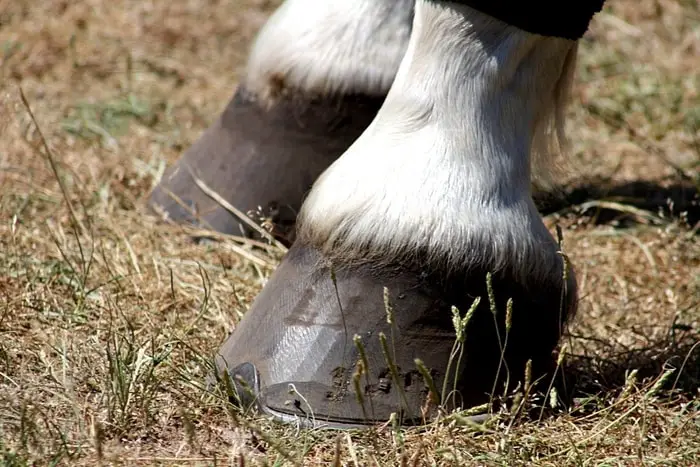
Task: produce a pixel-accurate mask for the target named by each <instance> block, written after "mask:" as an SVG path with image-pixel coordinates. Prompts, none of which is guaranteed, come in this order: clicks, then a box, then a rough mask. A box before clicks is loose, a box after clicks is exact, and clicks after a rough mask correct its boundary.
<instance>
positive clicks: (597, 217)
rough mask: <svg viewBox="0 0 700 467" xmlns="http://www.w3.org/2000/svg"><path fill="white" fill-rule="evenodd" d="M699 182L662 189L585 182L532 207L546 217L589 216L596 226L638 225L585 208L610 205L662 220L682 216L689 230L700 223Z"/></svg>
mask: <svg viewBox="0 0 700 467" xmlns="http://www.w3.org/2000/svg"><path fill="white" fill-rule="evenodd" d="M698 182H699V183H695V184H694V183H692V182H691V181H681V182H674V183H671V184H669V185H667V186H662V185H661V184H659V183H654V182H647V181H631V182H625V183H617V184H616V183H611V182H610V181H607V180H602V179H588V180H583V181H581V182H580V183H577V184H575V185H572V186H565V187H559V188H557V189H556V190H555V192H554V193H545V194H537V195H535V203H536V204H537V207H538V208H539V210H540V212H541V213H542V215H545V216H546V215H551V214H567V213H570V212H576V213H578V214H584V215H588V216H591V217H592V218H593V220H594V222H595V223H596V224H606V223H611V222H615V223H617V224H618V225H620V226H626V225H631V224H634V223H636V222H638V219H636V218H635V217H636V216H635V215H633V214H632V213H630V212H625V211H620V210H616V209H612V208H611V207H606V206H601V205H595V204H592V205H591V204H589V206H590V207H588V208H587V206H586V205H587V203H590V202H591V201H599V200H605V201H612V202H614V203H619V204H620V205H625V206H632V207H634V208H637V209H643V210H645V211H648V212H649V213H651V214H654V215H658V216H663V217H664V218H676V217H678V216H680V215H681V214H682V213H685V214H683V215H684V216H685V217H686V220H687V222H688V224H689V225H690V226H691V227H692V226H694V225H695V224H696V223H697V222H698V221H700V191H699V188H700V180H699V181H698ZM582 211H583V212H582Z"/></svg>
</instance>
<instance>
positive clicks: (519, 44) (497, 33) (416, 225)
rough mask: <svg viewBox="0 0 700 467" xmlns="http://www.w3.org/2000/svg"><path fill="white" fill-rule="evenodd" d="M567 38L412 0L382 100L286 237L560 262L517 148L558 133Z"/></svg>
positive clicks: (350, 253)
mask: <svg viewBox="0 0 700 467" xmlns="http://www.w3.org/2000/svg"><path fill="white" fill-rule="evenodd" d="M576 50H577V49H576V42H575V41H572V40H567V39H561V38H552V37H544V36H540V35H536V34H531V33H528V32H525V31H523V30H521V29H518V28H515V27H512V26H510V25H508V24H506V23H503V22H501V21H499V20H496V19H494V18H492V17H490V16H488V15H485V14H482V13H480V12H478V11H476V10H474V9H472V8H469V7H467V6H464V5H460V4H455V3H448V2H429V1H425V0H418V1H417V3H416V7H415V18H414V22H413V33H412V35H411V38H410V41H409V45H408V49H407V52H406V55H405V57H404V59H403V61H402V63H401V65H400V67H399V70H398V73H397V76H396V79H395V81H394V83H393V85H392V87H391V89H390V91H389V93H388V95H387V98H386V100H385V102H384V104H383V106H382V108H381V109H380V111H379V113H378V115H377V117H376V119H375V120H374V121H373V122H372V124H371V125H370V126H369V128H367V130H366V131H365V132H364V133H363V134H362V135H361V136H360V137H359V139H358V140H356V141H355V143H354V144H353V145H352V146H351V147H350V148H349V149H348V150H347V151H346V152H345V154H343V155H342V156H341V157H340V158H339V159H338V160H337V161H336V162H335V163H333V165H331V166H330V168H328V169H327V170H326V171H325V172H324V173H323V174H322V175H321V177H320V178H319V179H318V180H317V181H316V183H315V185H314V187H313V189H312V191H311V193H310V194H309V196H308V198H307V200H306V202H305V203H304V205H303V207H302V210H301V213H300V216H299V232H298V239H299V240H301V241H303V242H308V243H310V244H312V245H314V246H316V247H318V248H320V249H321V250H322V251H323V252H324V254H325V255H327V256H328V257H331V258H341V259H342V260H344V261H350V260H357V259H360V258H364V259H367V260H372V261H395V260H401V259H402V258H406V257H407V256H410V255H412V254H413V252H415V251H423V252H427V254H428V256H429V261H432V262H434V263H435V264H442V265H443V267H445V266H446V267H448V268H454V269H456V270H464V268H465V267H466V266H468V265H472V266H476V265H483V266H487V267H489V268H491V269H492V270H498V269H501V268H505V267H509V268H511V269H513V268H514V270H513V271H512V272H513V273H515V274H517V275H520V276H521V277H522V278H523V279H527V278H531V279H534V278H542V277H545V276H547V277H550V278H551V275H552V274H560V273H561V268H562V265H561V259H560V257H559V256H558V255H557V253H556V252H557V247H556V244H555V242H554V240H553V238H552V236H551V235H550V233H549V232H548V231H547V229H546V227H545V226H544V224H543V222H542V220H541V218H540V216H539V213H538V212H537V209H536V208H535V205H534V203H533V201H532V197H531V188H530V182H531V176H530V174H531V152H532V149H533V145H538V147H540V148H558V146H559V142H560V141H561V140H562V136H563V133H562V131H563V130H562V118H563V110H562V108H563V105H564V103H565V99H566V95H567V91H568V87H569V86H570V83H571V79H570V77H571V75H572V67H573V64H574V57H575V55H576ZM552 129H554V131H552ZM547 154H549V151H544V152H543V155H547ZM443 263H444V264H443Z"/></svg>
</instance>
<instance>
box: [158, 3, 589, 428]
mask: <svg viewBox="0 0 700 467" xmlns="http://www.w3.org/2000/svg"><path fill="white" fill-rule="evenodd" d="M559 3H561V2H559ZM559 3H557V2H549V1H543V2H512V1H500V2H499V1H490V2H482V1H480V0H472V1H461V2H443V1H427V0H417V1H416V2H415V5H414V3H413V2H412V1H411V2H409V1H406V0H381V1H377V0H362V1H360V0H357V1H349V0H335V1H333V2H323V4H322V5H316V4H314V5H313V6H312V5H311V2H309V1H307V0H288V1H287V2H286V3H285V4H284V5H283V6H282V7H280V9H279V10H278V11H277V12H276V13H275V14H274V15H273V17H272V18H271V19H270V21H269V22H268V24H267V25H266V26H265V27H264V29H263V30H262V31H261V33H260V36H259V37H258V39H257V41H256V43H255V45H254V47H253V50H252V53H251V56H250V61H249V67H248V71H247V73H246V76H245V79H244V82H243V87H244V88H245V90H246V92H249V93H250V94H251V95H252V96H253V98H251V99H250V106H252V107H253V108H255V109H257V110H256V112H257V113H258V114H259V115H262V117H260V118H258V120H256V125H255V128H252V129H249V130H248V131H247V132H245V131H241V130H240V129H239V128H240V127H241V126H242V125H245V123H239V121H237V120H235V119H229V120H222V121H220V122H218V123H217V124H215V127H214V129H213V130H210V133H209V135H207V134H205V135H204V136H203V138H202V140H200V142H198V143H197V144H199V145H200V146H202V145H206V144H209V143H208V142H210V141H212V140H217V138H219V139H222V138H221V137H220V136H217V135H219V134H224V135H229V134H231V133H235V134H236V138H234V139H235V141H234V140H231V141H228V142H227V143H226V144H223V145H221V146H220V147H218V149H217V148H214V149H208V150H207V151H201V150H200V149H197V144H196V145H195V146H194V149H191V150H190V151H189V152H188V153H186V154H185V156H183V160H186V161H187V163H188V164H195V165H199V166H201V168H202V169H203V170H204V172H205V173H206V171H207V167H211V165H212V158H213V159H215V160H217V161H219V162H218V165H219V166H220V167H222V168H220V169H218V172H219V173H220V174H219V176H218V179H217V180H219V182H220V183H223V186H226V183H227V180H226V179H222V178H221V173H225V174H226V177H230V178H231V180H229V181H228V183H229V186H235V187H236V188H237V190H233V191H231V190H229V191H227V192H225V195H226V197H227V198H228V199H229V201H231V202H232V203H234V205H237V206H238V207H239V208H241V209H244V210H245V209H251V206H246V205H245V203H249V202H251V201H252V200H255V202H258V203H261V204H265V203H269V202H277V203H281V204H284V205H289V206H292V208H293V209H295V208H296V207H297V206H299V207H300V214H299V216H298V225H297V226H296V239H295V241H294V243H293V245H292V246H291V249H290V251H289V253H288V254H287V255H286V256H285V258H284V259H283V260H282V263H281V264H280V266H279V268H278V270H277V271H276V272H275V273H274V274H273V275H272V277H271V278H270V280H269V281H268V284H267V285H266V286H265V288H264V289H263V291H262V293H261V294H260V296H259V297H258V298H257V299H256V301H255V303H254V304H253V306H252V307H251V309H250V310H249V311H248V312H247V313H246V315H245V316H244V318H243V320H242V321H241V323H240V324H239V325H238V326H237V329H236V330H235V332H234V333H233V334H232V335H231V336H230V337H229V338H228V340H227V341H226V342H225V343H224V345H223V346H222V348H221V349H220V351H219V354H218V357H217V365H218V367H219V369H220V370H222V371H224V373H225V374H227V375H229V376H230V377H231V378H232V381H233V382H234V383H235V385H236V387H237V388H238V389H239V390H240V392H245V387H249V388H252V391H253V393H252V397H242V399H241V400H242V401H243V402H244V403H253V402H254V403H255V404H256V405H257V406H258V407H259V408H261V409H263V410H264V411H267V412H269V413H272V414H274V415H275V416H277V417H278V418H280V419H283V420H288V419H294V418H296V417H300V416H306V415H308V414H309V413H314V417H315V419H316V420H317V421H321V420H325V421H327V422H329V423H331V424H336V425H339V426H347V425H348V424H350V425H353V424H362V423H367V422H370V421H379V420H386V419H388V418H389V416H390V414H391V413H392V412H394V411H400V412H401V413H402V414H403V415H404V416H405V419H406V420H407V421H409V420H413V421H416V420H418V419H420V417H421V414H422V411H421V408H422V407H423V402H424V399H425V396H426V383H425V382H424V381H422V380H421V382H418V379H420V378H418V379H416V377H415V375H416V371H417V370H416V368H415V359H416V358H420V359H422V361H423V362H424V364H425V365H426V366H427V367H428V368H429V370H430V371H432V374H433V377H434V379H435V382H436V383H437V385H438V387H441V386H442V384H443V383H444V382H446V381H447V382H449V387H450V388H452V387H455V388H456V389H458V390H459V392H460V394H461V398H462V403H463V405H465V406H473V405H476V404H480V403H482V402H484V401H487V400H488V399H489V397H490V396H491V395H492V394H491V393H492V392H493V389H494V388H496V387H498V388H499V391H501V389H502V386H503V385H506V389H508V387H511V386H513V385H514V384H515V383H516V382H517V381H519V380H521V379H522V377H523V374H524V372H525V366H526V362H528V361H530V362H531V367H530V368H531V370H529V371H531V372H533V375H534V377H539V376H542V375H546V374H547V373H548V372H549V371H550V370H551V366H552V351H553V350H554V348H555V347H556V345H557V343H558V340H559V337H560V335H561V333H562V329H563V325H564V324H565V322H566V321H567V320H568V319H569V318H570V317H571V316H572V315H573V314H574V312H575V309H576V281H575V278H574V275H573V272H572V271H570V270H569V269H568V268H567V263H565V262H564V261H563V260H562V257H561V255H560V252H559V249H558V246H557V243H556V242H555V241H554V239H553V238H552V236H551V234H550V233H549V232H548V230H547V229H546V227H545V226H544V224H543V223H542V220H541V218H540V216H539V214H538V213H537V210H536V208H535V205H534V203H533V200H532V194H531V182H532V180H533V177H536V176H542V177H544V176H546V173H545V172H546V165H547V164H546V161H547V155H548V154H549V152H550V151H552V150H556V149H557V148H559V147H560V146H561V144H562V138H563V132H562V128H563V122H562V115H563V110H562V109H563V107H564V104H565V101H566V98H567V93H568V89H569V87H570V84H571V78H572V75H573V68H574V62H575V56H576V50H577V40H578V39H579V38H580V37H581V35H583V33H584V32H585V30H586V28H587V26H588V23H589V21H590V19H591V17H592V16H593V14H594V13H595V12H596V11H598V10H599V9H600V8H601V7H602V0H594V1H589V2H578V3H577V5H576V7H571V8H565V7H563V6H558V5H559ZM523 5H526V6H523ZM546 15H550V16H549V17H547V16H546ZM373 99H375V100H373ZM368 100H369V101H371V102H374V103H381V105H377V109H376V112H372V105H369V106H368V105H366V102H367V101H368ZM294 102H296V103H297V104H294ZM310 102H316V103H317V104H316V105H317V106H319V105H320V108H323V109H324V111H323V112H320V114H323V115H325V116H326V117H327V118H325V119H323V118H321V119H318V118H316V119H314V118H308V120H307V121H305V122H304V121H302V122H299V121H296V120H293V121H295V122H297V123H298V125H299V127H298V128H296V131H295V129H294V128H292V129H289V128H287V129H286V130H285V132H282V133H277V134H274V133H275V125H280V123H274V122H276V121H279V120H280V119H284V115H283V114H284V113H285V112H286V113H288V116H289V118H290V119H291V118H293V117H294V112H295V108H303V109H308V106H309V105H310V104H309V103H310ZM318 102H320V103H321V104H318ZM334 102H342V103H343V105H342V106H337V107H333V105H332V103H334ZM290 103H292V104H290ZM295 105H296V107H295ZM232 106H233V111H236V110H237V109H240V108H241V107H242V106H241V105H240V104H238V105H237V104H235V102H234V103H232V104H229V109H227V112H229V111H230V110H231V107H232ZM285 106H286V107H285ZM280 109H283V110H280ZM280 112H282V113H280ZM324 112H325V114H324ZM312 114H313V112H312ZM265 115H268V116H274V118H272V117H271V118H268V119H267V120H266V119H265ZM304 115H306V114H304ZM316 116H318V114H316ZM240 117H241V118H242V119H243V120H245V111H242V112H241V115H240ZM334 117H338V118H340V117H343V118H345V120H343V121H344V122H345V124H344V125H341V126H340V127H334V126H333V125H332V124H330V123H329V122H332V121H333V120H334ZM341 120H342V119H341ZM222 122H223V123H222ZM319 122H321V123H320V124H319ZM305 123H306V124H308V123H310V124H311V125H305ZM365 123H366V125H365ZM216 125H218V126H216ZM292 125H294V123H292ZM331 128H334V129H338V128H340V129H339V133H337V134H335V135H334V136H332V137H329V136H328V132H327V131H326V130H329V129H331ZM360 128H361V131H359V130H360ZM266 131H269V132H271V133H270V136H269V137H270V138H272V139H277V143H276V144H275V145H274V146H270V147H267V146H265V148H263V149H267V152H265V151H262V152H261V151H260V149H261V148H262V147H263V144H262V140H264V137H263V138H261V137H260V136H258V135H264V134H265V132H266ZM212 135H213V136H212ZM280 138H283V139H280ZM284 138H287V140H286V141H285V140H284ZM224 139H225V138H224ZM202 141H203V143H202ZM217 141H218V140H217ZM235 142H244V143H245V144H248V145H252V146H254V149H253V150H251V151H252V152H254V153H255V154H256V158H251V157H250V156H246V155H245V154H243V153H242V152H241V151H242V149H241V147H240V146H238V145H236V144H234V143H235ZM285 142H287V143H289V144H290V146H288V147H285ZM245 144H244V145H245ZM210 147H211V145H210ZM310 147H313V149H309V148H310ZM329 148H332V149H333V150H332V151H327V149H329ZM341 148H342V151H341V150H340V149H341ZM324 151H325V152H324ZM534 153H540V155H541V156H542V157H541V158H540V160H541V161H544V163H543V164H540V165H538V166H536V168H537V169H538V170H539V172H538V173H535V174H534V175H533V173H532V172H533V154H534ZM242 154H243V155H242ZM336 158H337V160H336ZM280 160H282V161H284V163H282V164H280ZM241 163H242V164H241ZM180 164H182V162H181V163H180ZM214 165H217V164H214ZM266 167H270V168H272V169H273V171H272V172H271V173H270V172H267V173H265V168H266ZM289 167H301V168H302V170H298V169H294V170H291V171H289V170H285V168H289ZM326 167H327V168H326ZM306 169H308V170H306ZM173 170H174V172H175V173H176V176H177V171H178V170H180V169H179V168H178V166H176V168H175V169H173ZM215 171H217V169H215ZM168 177H170V178H168ZM316 177H318V179H317V180H315V182H314V183H313V187H312V188H311V190H310V192H309V194H308V196H307V197H306V199H305V201H304V202H303V203H302V196H303V193H304V192H305V188H306V184H310V181H309V178H313V179H315V178H316ZM215 178H216V177H215ZM258 178H259V179H260V180H262V185H263V186H265V187H268V188H265V190H262V191H256V192H255V193H253V194H252V195H246V192H248V191H251V190H252V191H255V188H247V186H246V185H244V184H242V183H239V182H242V181H245V182H247V183H248V184H253V186H255V183H256V179H258ZM170 179H172V172H171V174H170V175H168V176H167V177H166V179H165V180H164V182H162V183H161V185H167V182H168V180H170ZM181 180H184V181H182V182H181V183H180V185H177V186H176V188H178V189H179V190H180V191H181V193H179V194H180V195H182V194H183V193H184V195H185V196H184V197H186V198H193V196H191V195H190V194H191V193H192V192H193V191H192V190H194V189H193V188H192V187H190V186H188V185H187V179H186V178H184V179H181ZM205 181H206V180H205ZM279 186H288V187H289V186H291V187H293V189H291V190H287V191H284V190H280V189H277V187H279ZM183 187H184V188H183ZM215 188H216V187H215ZM165 191H167V190H162V192H163V193H164V192H165ZM175 191H177V190H175ZM195 191H196V190H195ZM175 194H176V195H177V194H178V193H175ZM277 196H281V197H282V199H274V198H275V197H277ZM161 199H163V198H161ZM154 200H155V201H154V202H156V204H157V201H158V195H156V196H155V197H154ZM165 207H166V211H167V210H168V209H167V206H165ZM173 211H175V210H174V209H170V211H168V212H173ZM223 215H224V214H222V213H219V214H216V215H215V216H214V219H216V216H223ZM292 222H293V220H292ZM224 224H225V225H226V226H230V225H235V222H224V223H223V224H222V225H224ZM227 228H228V227H227ZM222 230H225V229H222ZM487 273H489V278H490V280H489V282H488V284H487V281H486V276H487ZM476 297H481V302H476V303H477V306H475V308H474V309H473V310H472V313H473V314H472V315H471V316H470V320H469V322H468V323H467V324H466V329H465V330H464V332H466V335H467V337H466V338H465V339H464V340H463V343H462V345H463V348H464V350H465V354H464V355H465V357H464V359H460V362H459V366H458V367H457V368H456V370H455V369H453V371H452V373H449V372H448V371H446V370H447V368H449V366H450V364H451V363H452V362H451V357H450V355H451V351H452V346H453V344H454V341H455V332H456V331H455V328H454V321H453V314H452V308H451V307H452V306H457V307H458V309H460V310H461V311H462V313H464V312H466V311H467V309H469V308H470V306H471V305H472V303H474V300H475V298H476ZM509 298H510V299H512V303H511V305H512V307H511V305H509V304H508V299H509ZM490 302H491V303H490ZM387 309H389V310H393V313H392V312H388V311H387ZM494 310H496V314H495V315H494V314H492V311H494ZM507 310H512V313H511V312H510V311H507ZM387 313H389V319H388V320H387V318H386V316H387ZM458 327H459V326H458ZM382 333H383V335H385V336H391V345H392V346H393V357H392V358H388V355H387V353H386V345H387V344H386V342H384V343H383V342H382V339H383V338H382V337H381V335H382ZM457 334H459V331H457ZM353 336H357V339H358V341H357V342H355V341H353ZM363 349H364V350H363ZM390 353H391V352H390ZM363 355H366V357H363ZM363 358H365V359H366V360H367V361H365V362H364V363H363V369H362V372H363V373H362V374H363V375H364V376H363V377H362V381H363V382H362V388H361V389H360V392H362V394H361V395H360V396H358V395H357V394H354V393H353V388H354V389H357V387H354V386H353V381H354V380H353V373H354V372H355V370H356V368H355V364H356V362H358V361H360V360H362V359H363ZM364 366H369V368H364ZM387 378H389V379H391V380H392V381H393V386H392V387H391V388H390V389H388V390H384V389H383V388H386V385H383V384H380V383H381V381H382V380H386V379H387ZM355 382H356V381H355ZM290 387H291V388H293V389H294V391H296V393H297V395H298V399H297V400H298V401H305V404H307V405H308V407H306V406H304V404H302V403H301V402H299V403H295V404H292V405H291V406H289V405H288V404H285V401H287V399H289V398H290V396H289V394H288V389H289V388H290ZM441 396H442V397H445V394H441ZM291 397H292V398H295V397H297V396H291ZM365 403H366V404H367V405H366V406H365ZM370 409H371V410H370Z"/></svg>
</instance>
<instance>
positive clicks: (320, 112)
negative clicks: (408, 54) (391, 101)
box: [149, 87, 383, 243]
mask: <svg viewBox="0 0 700 467" xmlns="http://www.w3.org/2000/svg"><path fill="white" fill-rule="evenodd" d="M382 102H383V97H381V98H380V97H371V96H360V95H357V96H342V97H335V98H331V97H327V98H323V99H322V98H308V97H303V96H300V95H293V96H287V95H284V96H282V97H280V98H279V99H277V100H276V102H274V103H272V104H270V105H269V107H267V106H266V105H265V104H264V103H262V102H259V101H258V99H257V98H256V97H255V96H254V95H252V94H251V93H249V92H247V91H246V89H245V88H244V87H240V88H239V89H238V90H237V91H236V93H235V95H234V97H233V98H232V99H231V101H230V102H229V104H228V106H227V107H226V109H225V110H224V112H223V113H222V114H221V115H220V116H219V118H218V119H217V120H216V121H215V122H214V124H212V125H211V126H210V127H209V128H208V129H207V130H206V131H205V132H204V134H203V135H202V136H201V137H200V139H199V140H198V141H197V142H196V143H195V144H194V145H193V146H192V147H190V148H189V149H188V150H187V151H186V152H185V153H184V154H183V155H182V157H181V158H180V159H179V160H178V161H177V162H176V163H175V164H174V165H173V166H171V167H169V168H168V169H167V170H166V172H165V174H164V175H163V178H162V180H161V181H160V183H159V184H158V186H156V188H155V189H154V191H153V193H152V194H151V198H150V203H149V204H150V205H151V207H152V208H155V211H156V212H157V213H159V214H165V215H167V216H168V217H169V218H170V219H172V220H174V221H175V222H179V223H191V224H195V225H198V226H200V227H202V228H205V229H210V228H211V229H213V230H216V231H219V232H223V233H229V234H238V235H240V234H244V235H250V234H251V230H250V229H249V228H248V227H247V226H244V225H243V224H241V223H240V222H239V220H238V219H237V218H236V217H235V216H234V215H233V214H231V213H230V212H229V211H228V210H227V209H226V208H224V207H222V206H221V205H219V204H218V203H217V202H216V201H215V200H214V199H212V198H211V197H210V196H209V195H208V194H206V193H205V192H204V191H202V189H201V188H200V187H199V186H197V184H196V183H195V180H194V178H193V175H194V176H196V177H197V178H199V179H200V180H201V181H203V182H204V184H205V185H207V186H208V187H209V188H211V189H212V190H214V191H215V192H216V193H218V194H219V195H220V196H221V197H223V198H224V199H225V200H226V201H228V202H229V203H231V204H232V205H233V206H234V207H236V208H237V209H238V210H240V211H242V212H243V213H249V212H250V213H252V217H253V220H254V221H256V222H259V223H262V222H266V223H268V224H271V225H272V226H273V227H274V230H273V233H274V234H275V235H277V236H278V237H279V238H280V239H282V240H285V239H286V240H287V242H288V243H291V238H292V237H293V232H294V224H295V221H296V214H297V212H298V210H299V208H300V206H301V203H302V200H303V197H304V195H305V194H306V192H307V191H308V190H309V188H310V187H311V185H312V184H313V182H314V181H315V179H316V178H317V177H318V175H320V173H321V172H322V171H323V170H325V169H326V167H328V166H329V165H330V164H331V163H332V162H333V161H334V160H335V159H336V158H337V157H338V156H340V155H341V154H342V153H343V152H344V151H345V149H347V147H348V146H349V145H350V144H351V143H352V142H353V141H354V140H355V139H356V138H357V137H358V136H359V135H360V133H361V132H362V131H364V129H365V128H366V127H367V125H369V123H370V122H371V121H372V119H373V118H374V116H375V115H376V112H377V110H378V109H379V107H380V106H381V104H382Z"/></svg>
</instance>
